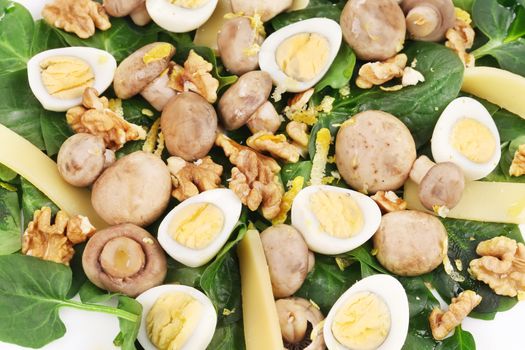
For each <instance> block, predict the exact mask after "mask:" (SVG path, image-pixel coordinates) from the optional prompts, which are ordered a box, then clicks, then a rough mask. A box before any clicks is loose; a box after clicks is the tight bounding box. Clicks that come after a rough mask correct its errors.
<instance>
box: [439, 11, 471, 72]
mask: <svg viewBox="0 0 525 350" xmlns="http://www.w3.org/2000/svg"><path fill="white" fill-rule="evenodd" d="M475 34H476V33H475V32H474V29H472V27H471V26H470V24H468V23H467V22H465V21H464V20H462V19H459V18H456V24H455V25H454V27H453V28H450V29H449V30H447V32H446V34H445V37H446V38H447V41H446V42H445V46H446V47H448V48H451V49H452V50H454V51H456V53H457V54H458V56H459V58H460V59H461V61H462V62H463V64H464V65H465V67H473V66H474V63H475V59H474V56H473V55H472V54H470V53H467V49H470V48H471V47H472V45H473V44H474V36H475Z"/></svg>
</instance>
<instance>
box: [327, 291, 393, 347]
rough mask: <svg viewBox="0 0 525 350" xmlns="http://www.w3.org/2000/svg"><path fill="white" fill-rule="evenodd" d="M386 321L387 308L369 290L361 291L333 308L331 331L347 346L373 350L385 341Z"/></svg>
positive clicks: (387, 330)
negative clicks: (339, 306) (336, 307)
mask: <svg viewBox="0 0 525 350" xmlns="http://www.w3.org/2000/svg"><path fill="white" fill-rule="evenodd" d="M390 324H391V319H390V311H389V309H388V306H387V305H386V304H385V302H384V301H383V299H381V298H380V297H379V296H377V295H376V294H374V293H371V292H361V293H357V294H355V295H354V296H352V297H351V298H350V299H349V300H348V301H346V302H345V303H344V304H343V306H342V307H341V308H340V309H339V310H338V311H337V313H336V314H335V317H334V321H333V323H332V334H333V335H334V337H335V339H336V340H337V341H338V342H339V343H341V344H342V345H344V346H346V347H347V348H349V349H353V350H374V349H377V348H378V347H379V346H380V345H381V344H383V342H384V341H385V339H386V337H387V336H388V333H389V332H390Z"/></svg>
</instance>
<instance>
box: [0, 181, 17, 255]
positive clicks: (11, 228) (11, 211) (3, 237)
mask: <svg viewBox="0 0 525 350" xmlns="http://www.w3.org/2000/svg"><path fill="white" fill-rule="evenodd" d="M20 247H21V227H20V206H19V205H18V194H17V193H16V192H12V191H8V190H6V189H3V188H0V255H5V254H11V253H14V252H16V251H18V250H19V249H20Z"/></svg>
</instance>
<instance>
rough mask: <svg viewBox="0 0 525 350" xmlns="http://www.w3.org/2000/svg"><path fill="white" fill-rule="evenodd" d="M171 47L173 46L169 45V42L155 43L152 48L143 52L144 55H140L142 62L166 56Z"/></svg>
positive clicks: (146, 62)
mask: <svg viewBox="0 0 525 350" xmlns="http://www.w3.org/2000/svg"><path fill="white" fill-rule="evenodd" d="M172 48H173V46H171V45H170V44H159V45H156V46H155V47H154V48H152V49H151V50H149V51H148V52H146V53H145V54H144V57H142V61H143V62H144V64H148V63H151V62H154V61H158V60H161V59H163V58H166V57H168V56H169V54H170V53H171V50H172Z"/></svg>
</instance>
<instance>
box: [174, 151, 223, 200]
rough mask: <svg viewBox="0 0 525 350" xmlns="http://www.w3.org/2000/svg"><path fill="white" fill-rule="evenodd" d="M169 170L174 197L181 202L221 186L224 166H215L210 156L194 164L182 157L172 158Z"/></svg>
mask: <svg viewBox="0 0 525 350" xmlns="http://www.w3.org/2000/svg"><path fill="white" fill-rule="evenodd" d="M168 169H169V170H170V173H171V179H172V183H173V192H172V195H173V197H175V198H177V200H179V201H183V200H186V199H188V198H190V197H193V196H196V195H198V194H199V193H201V192H204V191H207V190H212V189H215V188H219V186H220V185H221V175H222V166H221V165H219V164H215V163H214V162H213V160H212V159H211V157H209V156H208V157H205V158H203V159H199V160H197V161H196V162H194V163H190V162H187V161H185V160H184V159H182V158H180V157H170V158H168Z"/></svg>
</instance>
